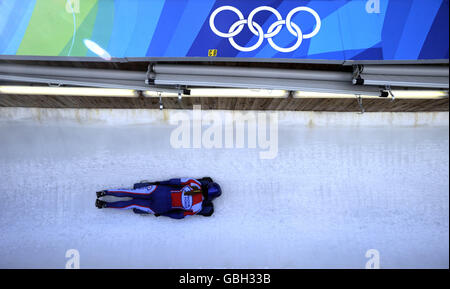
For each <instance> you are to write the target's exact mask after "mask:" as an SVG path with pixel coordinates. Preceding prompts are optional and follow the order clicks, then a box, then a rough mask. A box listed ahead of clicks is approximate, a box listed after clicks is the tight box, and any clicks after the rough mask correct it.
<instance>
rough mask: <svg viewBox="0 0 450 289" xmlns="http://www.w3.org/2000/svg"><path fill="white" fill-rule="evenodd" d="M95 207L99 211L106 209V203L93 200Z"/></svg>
mask: <svg viewBox="0 0 450 289" xmlns="http://www.w3.org/2000/svg"><path fill="white" fill-rule="evenodd" d="M95 206H96V207H97V208H99V209H102V208H106V202H105V201H102V200H99V199H97V200H95Z"/></svg>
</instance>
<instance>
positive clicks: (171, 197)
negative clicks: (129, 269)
mask: <svg viewBox="0 0 450 289" xmlns="http://www.w3.org/2000/svg"><path fill="white" fill-rule="evenodd" d="M221 194H222V190H221V188H220V186H219V184H217V183H215V182H214V181H213V180H212V179H211V178H209V177H205V178H202V179H198V180H197V179H188V178H182V179H170V180H168V181H163V182H141V183H136V184H134V185H133V189H117V190H103V191H99V192H97V200H96V201H95V205H96V207H97V208H99V209H101V208H115V209H122V210H127V209H133V212H135V213H136V214H154V215H155V216H167V217H171V218H174V219H182V218H184V217H186V216H189V215H202V216H206V217H209V216H211V215H212V214H213V213H214V205H213V203H212V201H213V200H214V199H215V198H217V197H219V196H220V195H221ZM104 196H114V197H127V198H130V197H131V198H132V199H131V200H126V201H117V202H106V201H104V200H101V199H100V198H102V197H104Z"/></svg>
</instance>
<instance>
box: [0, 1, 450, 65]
mask: <svg viewBox="0 0 450 289" xmlns="http://www.w3.org/2000/svg"><path fill="white" fill-rule="evenodd" d="M448 47H449V3H448V0H352V1H351V0H334V1H330V0H311V1H290V0H272V1H266V0H245V1H244V0H217V1H214V0H20V1H19V0H0V58H2V57H5V56H43V57H53V56H60V57H102V58H104V59H111V58H133V59H134V58H143V59H147V58H179V57H204V58H213V57H215V58H221V57H224V58H227V60H229V59H230V58H232V59H239V58H241V59H249V60H252V59H263V60H272V59H287V60H293V61H295V60H336V61H351V60H354V61H361V60H369V61H370V60H371V61H386V60H410V61H411V60H412V61H417V60H430V59H431V60H441V61H444V62H445V61H447V62H448V55H449V49H448Z"/></svg>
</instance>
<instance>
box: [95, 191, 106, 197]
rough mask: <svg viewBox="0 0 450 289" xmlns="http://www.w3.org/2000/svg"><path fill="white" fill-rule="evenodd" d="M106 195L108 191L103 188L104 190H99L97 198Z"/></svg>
mask: <svg viewBox="0 0 450 289" xmlns="http://www.w3.org/2000/svg"><path fill="white" fill-rule="evenodd" d="M105 195H106V192H105V191H104V190H103V191H98V192H97V198H100V197H103V196H105Z"/></svg>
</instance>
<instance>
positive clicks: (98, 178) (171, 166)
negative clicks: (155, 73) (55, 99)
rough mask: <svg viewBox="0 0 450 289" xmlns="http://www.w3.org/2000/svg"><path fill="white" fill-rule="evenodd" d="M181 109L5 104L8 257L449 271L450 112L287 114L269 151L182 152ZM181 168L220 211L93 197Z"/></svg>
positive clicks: (0, 211) (27, 263)
mask: <svg viewBox="0 0 450 289" xmlns="http://www.w3.org/2000/svg"><path fill="white" fill-rule="evenodd" d="M173 113H174V112H173V111H163V112H160V111H157V110H72V109H65V110H57V109H25V108H0V194H1V200H2V201H1V202H0V267H1V268H64V267H65V264H66V261H67V259H66V257H65V253H66V251H67V250H68V249H77V250H78V251H79V252H80V265H81V268H186V267H194V268H364V266H365V264H366V262H367V261H368V259H367V258H366V257H365V253H366V251H367V250H369V249H376V250H378V251H379V253H380V265H381V268H448V266H449V193H448V190H449V131H448V130H449V127H448V112H443V113H395V114H392V113H365V114H363V115H360V114H357V113H312V112H284V113H280V114H279V152H278V157H277V158H275V159H273V160H260V159H259V154H258V153H259V150H258V149H173V148H172V147H171V146H170V143H169V137H170V133H171V131H172V129H173V128H174V126H170V125H169V123H168V120H169V119H170V118H171V117H172V115H173ZM183 176H193V177H203V176H211V177H213V178H214V179H215V180H216V181H217V182H218V183H220V185H221V186H222V189H223V195H222V197H220V198H219V199H217V200H216V201H215V207H216V211H215V214H214V215H213V216H212V217H211V218H205V217H202V216H194V217H190V218H187V219H184V220H172V219H169V218H164V217H159V218H156V217H154V216H147V217H142V216H138V215H135V214H133V213H132V212H131V211H119V210H112V209H109V210H106V209H105V210H98V209H96V208H95V207H94V201H95V192H96V191H97V190H100V189H105V188H118V187H128V186H131V185H132V184H133V182H136V181H139V180H143V179H148V180H163V179H168V178H172V177H183Z"/></svg>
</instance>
